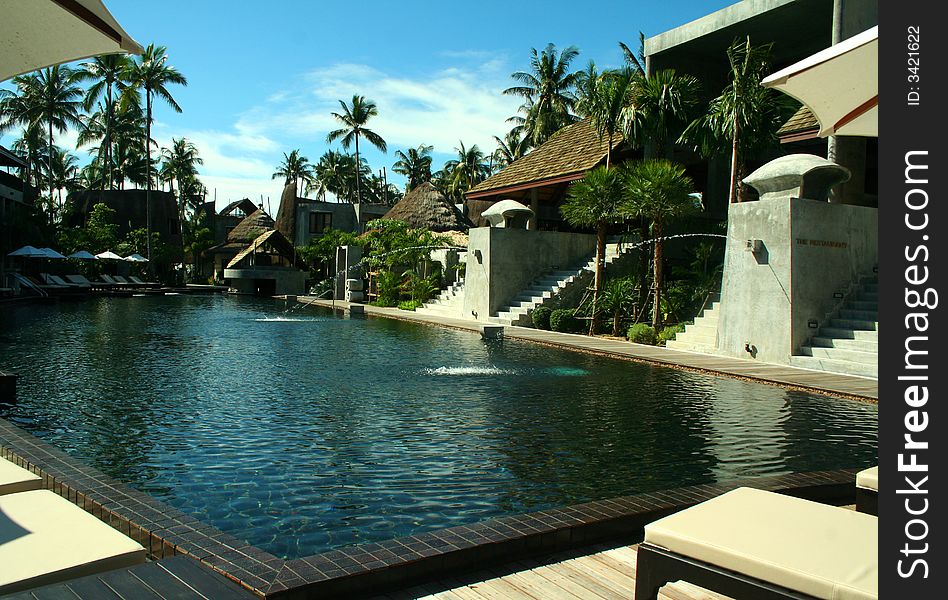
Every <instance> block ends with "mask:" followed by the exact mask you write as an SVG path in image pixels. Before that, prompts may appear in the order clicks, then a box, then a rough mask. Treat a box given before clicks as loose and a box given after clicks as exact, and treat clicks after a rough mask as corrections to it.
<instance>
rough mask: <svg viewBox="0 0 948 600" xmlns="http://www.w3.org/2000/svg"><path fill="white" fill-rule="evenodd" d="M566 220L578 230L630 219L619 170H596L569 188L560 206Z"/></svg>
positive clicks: (602, 168)
mask: <svg viewBox="0 0 948 600" xmlns="http://www.w3.org/2000/svg"><path fill="white" fill-rule="evenodd" d="M560 212H561V213H562V214H563V218H564V219H566V221H567V222H568V223H569V224H570V225H573V226H575V227H598V226H599V225H605V224H611V223H616V222H619V221H622V220H624V219H625V218H626V217H628V210H627V209H626V208H625V205H624V203H623V197H622V180H621V179H620V177H619V171H618V170H616V169H607V168H605V167H601V166H600V167H596V168H595V169H593V170H591V171H589V172H588V173H586V175H585V176H584V177H583V178H582V179H580V180H579V181H577V182H576V183H574V184H573V185H571V186H570V187H569V193H568V196H567V199H566V202H564V203H563V205H562V206H561V207H560Z"/></svg>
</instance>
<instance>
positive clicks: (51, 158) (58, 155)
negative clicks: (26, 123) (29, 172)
mask: <svg viewBox="0 0 948 600" xmlns="http://www.w3.org/2000/svg"><path fill="white" fill-rule="evenodd" d="M40 159H41V160H42V161H43V163H45V166H46V169H49V170H48V171H46V179H47V181H49V185H50V197H52V193H53V191H56V193H57V194H58V196H59V210H60V211H61V210H62V209H63V208H64V202H63V190H66V191H67V192H71V191H73V190H75V189H77V188H78V187H79V160H78V159H77V158H76V155H75V154H73V153H72V152H69V151H68V150H66V149H64V148H60V147H59V146H51V147H49V148H44V149H43V152H42V154H41V155H40Z"/></svg>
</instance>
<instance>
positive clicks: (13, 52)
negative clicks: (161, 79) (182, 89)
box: [0, 0, 142, 81]
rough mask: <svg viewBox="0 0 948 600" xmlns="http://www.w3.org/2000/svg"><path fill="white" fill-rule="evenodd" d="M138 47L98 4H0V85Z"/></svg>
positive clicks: (80, 0)
mask: <svg viewBox="0 0 948 600" xmlns="http://www.w3.org/2000/svg"><path fill="white" fill-rule="evenodd" d="M120 52H128V53H130V54H140V53H141V52H142V47H141V45H140V44H139V43H138V42H136V41H135V40H133V39H132V38H131V36H129V35H128V34H127V33H126V32H125V30H124V29H122V26H121V25H119V24H118V22H117V21H116V20H115V18H114V17H113V16H112V14H111V13H110V12H109V10H108V9H107V8H106V7H105V5H103V4H102V1H101V0H0V81H5V80H7V79H10V78H11V77H15V76H17V75H20V74H23V73H28V72H30V71H35V70H36V69H42V68H44V67H48V66H51V65H56V64H60V63H64V62H70V61H73V60H80V59H83V58H89V57H91V56H97V55H99V54H117V53H120Z"/></svg>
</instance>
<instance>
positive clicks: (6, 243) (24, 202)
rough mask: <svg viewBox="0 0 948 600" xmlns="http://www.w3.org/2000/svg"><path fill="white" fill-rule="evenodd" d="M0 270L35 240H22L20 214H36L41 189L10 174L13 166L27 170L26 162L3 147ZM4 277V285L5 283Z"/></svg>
mask: <svg viewBox="0 0 948 600" xmlns="http://www.w3.org/2000/svg"><path fill="white" fill-rule="evenodd" d="M0 167H2V168H3V169H5V170H0V257H2V258H0V273H2V270H3V268H4V264H5V263H6V256H7V253H8V252H11V251H12V250H14V249H15V248H19V247H20V246H21V245H23V244H26V243H29V242H30V241H32V240H21V239H19V236H18V232H17V227H16V223H17V221H18V219H19V217H18V215H22V214H28V213H32V211H33V202H34V201H35V199H36V197H37V195H38V194H37V191H36V190H35V189H34V188H33V187H32V186H29V185H27V184H26V182H25V181H23V180H22V179H20V178H19V177H17V176H16V175H14V174H12V173H10V172H9V171H10V169H19V170H21V171H22V170H24V169H26V163H25V162H24V161H23V160H22V159H21V158H20V157H19V156H17V155H16V154H14V153H13V152H11V151H9V150H7V149H6V148H4V147H3V146H0ZM3 283H4V282H3V280H2V278H0V287H4V286H3Z"/></svg>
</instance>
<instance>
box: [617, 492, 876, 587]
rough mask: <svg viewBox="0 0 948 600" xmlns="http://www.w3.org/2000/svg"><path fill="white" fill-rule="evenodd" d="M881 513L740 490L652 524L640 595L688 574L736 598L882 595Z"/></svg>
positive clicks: (640, 569)
mask: <svg viewBox="0 0 948 600" xmlns="http://www.w3.org/2000/svg"><path fill="white" fill-rule="evenodd" d="M878 523H879V521H878V518H877V517H874V516H871V515H866V514H863V513H859V512H856V511H853V510H847V509H845V508H839V507H836V506H828V505H825V504H820V503H818V502H811V501H809V500H801V499H800V498H793V497H791V496H784V495H782V494H775V493H773V492H765V491H761V490H756V489H753V488H738V489H736V490H733V491H730V492H728V493H726V494H722V495H721V496H718V497H717V498H713V499H711V500H708V501H706V502H702V503H701V504H698V505H696V506H693V507H691V508H688V509H685V510H683V511H681V512H678V513H675V514H673V515H671V516H668V517H665V518H664V519H659V520H658V521H655V522H653V523H650V524H648V525H646V526H645V541H644V542H642V544H641V545H640V546H639V550H638V561H637V566H636V571H635V572H636V583H635V598H636V600H654V599H655V598H657V597H658V590H659V588H661V586H663V585H665V584H666V583H668V582H670V581H678V580H684V581H688V582H689V583H693V584H695V585H699V586H701V587H704V588H707V589H710V590H713V591H716V592H720V593H722V594H725V595H728V596H731V597H733V598H755V599H756V598H760V599H789V598H793V599H797V600H798V599H801V598H825V599H827V600H869V599H873V598H878V594H879V592H878V570H879V569H878V564H879V558H878V529H879V526H878Z"/></svg>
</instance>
